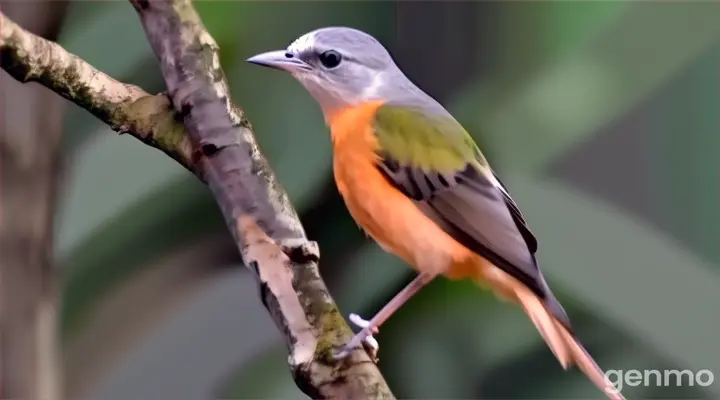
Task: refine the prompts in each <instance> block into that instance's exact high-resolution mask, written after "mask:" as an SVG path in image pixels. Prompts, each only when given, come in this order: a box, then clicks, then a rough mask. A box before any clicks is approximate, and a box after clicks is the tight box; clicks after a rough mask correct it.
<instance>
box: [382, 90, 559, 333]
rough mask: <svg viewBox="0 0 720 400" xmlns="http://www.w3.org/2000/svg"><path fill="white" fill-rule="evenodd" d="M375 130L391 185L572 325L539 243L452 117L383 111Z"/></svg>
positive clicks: (391, 107)
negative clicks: (544, 268) (539, 255)
mask: <svg viewBox="0 0 720 400" xmlns="http://www.w3.org/2000/svg"><path fill="white" fill-rule="evenodd" d="M439 111H442V112H439ZM374 122H375V126H374V128H375V134H376V136H377V138H378V143H379V147H380V150H379V151H378V156H379V160H378V168H379V169H380V170H381V171H382V172H383V174H384V175H385V176H386V178H387V179H388V181H389V182H390V183H391V184H393V185H394V186H395V187H397V188H398V189H399V190H401V191H402V192H403V193H405V194H406V195H407V196H409V197H410V198H412V199H413V200H415V201H416V204H418V207H419V208H420V209H421V210H422V211H423V212H424V213H425V214H426V215H427V216H428V217H430V218H431V219H433V220H434V221H435V222H436V223H437V224H438V225H439V226H440V227H442V228H443V230H445V232H447V233H448V234H450V235H451V236H452V237H453V238H455V240H457V241H458V242H460V243H462V244H463V245H464V246H466V247H467V248H469V249H470V250H472V251H474V252H476V253H478V254H480V255H482V256H483V257H485V258H486V259H488V260H489V261H491V262H492V263H493V264H494V265H496V266H497V267H499V268H501V269H503V270H504V271H505V272H507V273H508V274H510V275H511V276H513V277H514V278H516V279H518V280H519V281H520V282H522V283H524V284H525V285H527V286H528V288H530V289H531V290H532V291H533V292H535V293H536V294H537V295H538V296H540V297H541V298H543V299H546V300H548V302H549V305H550V303H551V308H552V309H555V310H554V312H553V313H554V314H559V318H560V319H561V320H563V321H567V316H566V315H565V312H564V310H562V307H560V305H559V303H557V300H555V298H554V296H553V295H552V293H551V292H550V289H549V288H548V286H547V284H546V282H545V279H544V278H543V275H542V273H541V272H540V269H539V268H538V266H537V263H536V261H535V253H536V252H537V247H538V243H537V239H536V238H535V236H534V235H533V234H532V232H531V231H530V229H529V228H528V227H527V223H526V222H525V219H524V218H523V215H522V213H520V210H519V209H518V206H517V204H515V202H514V201H513V200H512V198H511V197H510V194H509V193H508V191H507V189H506V188H505V187H504V186H503V184H502V183H501V182H500V180H499V179H498V178H497V176H496V175H495V173H494V172H493V171H492V169H491V168H490V166H489V165H488V163H487V161H486V160H485V158H484V156H483V155H482V153H481V152H480V150H479V149H478V148H477V146H476V145H475V143H474V142H473V140H472V138H471V137H470V135H469V134H468V133H467V132H466V131H465V130H464V129H463V127H462V126H461V125H460V123H458V122H457V121H456V120H455V119H454V118H453V117H452V116H451V115H450V114H448V113H447V112H446V111H445V110H444V109H441V110H434V112H432V113H430V112H428V111H427V110H422V109H419V108H407V107H398V106H394V105H392V103H388V104H385V105H383V106H382V107H380V108H379V109H378V111H377V113H376V116H375V121H374ZM556 303H557V304H556ZM558 307H559V310H557V308H558Z"/></svg>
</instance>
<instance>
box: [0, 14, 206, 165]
mask: <svg viewBox="0 0 720 400" xmlns="http://www.w3.org/2000/svg"><path fill="white" fill-rule="evenodd" d="M0 65H1V66H2V68H3V69H4V70H5V71H7V72H8V73H9V74H10V75H11V76H12V77H13V78H15V79H17V80H18V81H20V82H23V83H27V82H38V83H40V84H42V85H43V86H45V87H47V88H49V89H51V90H52V91H54V92H55V93H57V94H59V95H60V96H62V97H64V98H66V99H68V100H70V101H72V102H73V103H75V104H77V105H78V106H80V107H82V108H84V109H86V110H87V111H89V112H90V113H92V114H93V115H94V116H95V117H97V118H98V119H100V120H101V121H102V122H104V123H106V124H107V125H108V126H109V127H110V128H111V129H112V130H114V131H115V132H118V133H121V134H122V133H129V134H131V135H132V136H134V137H136V138H137V139H140V140H141V141H143V142H144V143H146V144H148V145H150V146H152V147H155V148H158V149H160V150H162V151H163V152H165V153H166V154H168V155H169V156H170V157H172V158H174V159H175V160H176V161H177V162H179V163H180V164H182V165H183V166H184V167H185V168H187V169H189V170H192V169H193V168H192V161H191V157H190V153H191V149H190V141H189V140H188V137H187V135H185V130H184V128H183V126H182V124H181V123H179V122H177V121H175V118H174V114H173V110H172V107H171V105H170V100H169V99H168V98H167V97H166V96H165V95H163V94H159V95H156V96H152V95H150V94H148V93H147V92H145V91H144V90H142V89H141V88H139V87H137V86H135V85H129V84H125V83H121V82H118V81H116V80H115V79H113V78H111V77H110V76H108V75H107V74H105V73H103V72H101V71H98V70H97V69H95V68H93V67H92V66H91V65H90V64H88V63H87V62H85V61H84V60H82V59H81V58H80V57H78V56H76V55H74V54H70V53H68V52H67V51H66V50H65V49H63V48H62V47H61V46H60V45H59V44H57V43H54V42H51V41H48V40H45V39H43V38H41V37H39V36H36V35H34V34H32V33H30V32H28V31H26V30H25V29H23V28H21V27H19V26H18V25H17V24H16V23H14V22H13V21H11V20H10V19H9V18H7V17H6V16H5V15H3V14H2V13H0Z"/></svg>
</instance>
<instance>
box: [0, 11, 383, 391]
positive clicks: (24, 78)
mask: <svg viewBox="0 0 720 400" xmlns="http://www.w3.org/2000/svg"><path fill="white" fill-rule="evenodd" d="M131 3H132V4H133V6H135V8H136V10H137V11H138V14H139V15H140V19H141V21H142V23H143V26H144V28H145V30H146V33H147V34H148V38H149V40H150V44H151V46H152V47H153V50H154V51H155V53H156V54H157V56H158V59H159V61H160V64H161V70H162V72H163V76H164V78H165V81H166V84H167V86H168V93H169V95H167V96H166V95H164V94H158V95H150V94H148V93H146V92H145V91H143V90H142V89H141V88H139V87H137V86H133V85H128V84H124V83H121V82H118V81H117V80H115V79H113V78H111V77H110V76H108V75H107V74H104V73H103V72H100V71H98V70H97V69H95V68H93V67H92V66H91V65H89V64H88V63H87V62H85V61H83V60H82V59H80V58H79V57H77V56H75V55H72V54H70V53H68V52H67V51H66V50H64V49H63V48H62V47H61V46H59V45H58V44H56V43H52V42H49V41H47V40H44V39H42V38H40V37H38V36H35V35H33V34H31V33H29V32H27V31H25V30H24V29H22V28H20V27H19V26H17V25H16V24H15V23H13V22H12V21H10V20H9V19H8V18H7V17H5V16H4V15H3V14H2V13H0V66H1V67H2V68H3V69H4V70H5V71H7V72H8V73H10V75H12V76H13V77H14V78H15V79H17V80H18V81H21V82H38V83H40V84H42V85H44V86H46V87H48V88H49V89H51V90H53V91H55V92H56V93H58V94H59V95H61V96H63V97H64V98H66V99H68V100H70V101H72V102H73V103H75V104H77V105H78V106H80V107H82V108H84V109H86V110H88V111H89V112H91V113H92V114H93V115H95V116H96V117H97V118H99V119H100V120H101V121H103V122H105V123H106V124H107V125H109V126H110V127H111V128H112V129H113V130H115V131H116V132H119V133H128V134H130V135H132V136H134V137H136V138H137V139H139V140H141V141H143V142H144V143H146V144H148V145H150V146H152V147H155V148H157V149H160V150H162V151H163V152H165V153H167V154H168V155H170V156H171V157H172V158H174V159H175V160H176V161H178V162H179V163H180V164H181V165H183V166H184V167H185V168H187V169H189V170H190V171H192V172H193V173H195V174H196V175H197V176H198V177H199V178H200V179H201V180H203V181H204V182H206V183H207V184H208V185H209V186H210V189H211V190H212V192H213V194H214V195H215V198H216V200H217V202H218V204H219V205H220V208H221V210H222V212H223V215H224V216H225V219H226V222H227V225H228V228H229V229H230V231H231V232H232V234H233V237H234V238H235V240H236V242H237V245H238V248H239V249H240V251H241V254H242V256H243V260H244V261H245V263H246V265H248V266H249V267H250V268H251V270H253V271H254V272H255V273H256V275H257V277H258V280H259V284H260V292H261V298H262V301H263V304H264V305H265V307H266V308H267V309H268V311H269V313H270V314H271V316H272V317H273V319H274V321H275V323H276V325H277V327H278V329H280V330H281V331H282V333H283V334H284V336H285V339H286V343H287V346H288V350H289V352H290V357H289V358H288V362H289V364H290V367H291V370H292V373H293V377H294V379H295V382H296V383H297V385H298V387H299V388H300V389H302V390H303V391H304V392H305V393H306V394H307V395H309V396H311V397H312V398H327V399H364V398H372V399H392V398H394V397H393V394H392V392H391V391H390V389H389V388H388V386H387V384H386V382H385V380H384V378H383V377H382V375H381V374H380V372H379V371H378V369H377V366H376V365H375V364H374V363H373V362H372V361H371V359H370V357H369V356H368V354H367V353H366V352H365V351H363V350H362V349H358V350H356V351H354V352H353V353H352V354H351V355H350V357H348V358H346V359H344V360H341V361H337V360H335V359H334V358H333V357H330V354H331V351H332V350H333V349H334V348H336V347H339V346H341V345H342V344H344V343H345V342H346V341H347V340H348V339H349V338H350V337H351V336H352V331H351V330H350V328H349V327H348V326H347V324H346V323H345V320H344V319H343V318H342V316H341V314H340V313H339V311H338V309H337V306H336V305H335V303H334V301H333V299H332V297H331V296H330V294H329V293H328V290H327V288H326V286H325V283H324V282H323V280H322V278H321V277H320V274H319V271H318V267H317V263H318V260H319V252H318V250H317V246H316V245H315V243H314V242H310V241H308V240H307V238H306V236H305V232H304V230H303V227H302V225H301V224H300V221H299V219H298V216H297V214H296V212H295V210H294V209H293V207H292V205H291V204H290V201H289V199H288V197H287V194H286V193H285V191H284V190H283V189H282V187H281V186H280V185H279V184H278V183H277V182H276V180H275V175H274V173H273V172H272V170H271V169H270V168H269V166H268V165H267V161H266V160H265V157H264V156H263V155H262V153H261V152H260V149H259V147H258V145H257V143H256V141H255V138H254V134H253V132H252V127H251V125H250V123H249V122H248V120H247V119H246V118H245V116H244V114H243V112H242V110H241V109H240V108H239V107H237V106H235V105H234V104H233V103H232V101H231V100H230V97H229V91H228V88H227V82H226V80H225V76H224V73H223V71H222V69H221V67H220V63H219V57H218V47H217V44H216V43H215V41H214V39H213V38H212V37H211V36H210V35H209V33H208V32H207V31H206V30H205V28H204V26H203V24H202V22H201V21H200V18H199V16H198V15H197V13H196V11H195V10H194V8H193V6H192V3H191V1H190V0H180V1H148V0H131ZM176 116H179V117H176ZM181 119H182V122H179V121H180V120H181ZM237 317H238V318H241V316H237Z"/></svg>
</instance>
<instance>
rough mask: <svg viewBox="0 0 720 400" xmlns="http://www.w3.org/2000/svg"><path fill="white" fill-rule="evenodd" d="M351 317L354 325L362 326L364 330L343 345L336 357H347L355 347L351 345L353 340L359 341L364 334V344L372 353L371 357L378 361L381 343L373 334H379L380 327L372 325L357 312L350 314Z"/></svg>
mask: <svg viewBox="0 0 720 400" xmlns="http://www.w3.org/2000/svg"><path fill="white" fill-rule="evenodd" d="M349 319H350V322H352V323H353V325H355V326H357V327H359V328H361V329H362V331H361V332H360V333H358V334H357V335H355V337H354V338H353V340H351V341H350V342H348V343H347V344H346V345H345V346H343V347H342V349H340V351H339V352H338V353H336V354H335V357H336V358H338V359H342V358H345V357H347V356H348V354H350V352H351V351H352V350H353V347H354V346H350V344H351V343H353V342H355V343H357V340H356V339H357V337H358V336H363V335H364V337H363V338H362V346H363V348H365V350H366V351H367V352H368V353H369V354H370V357H371V358H372V359H373V361H375V362H377V360H378V359H377V353H378V351H379V350H380V344H379V343H378V341H377V340H376V339H375V338H374V337H373V334H377V333H378V332H379V330H378V328H377V327H376V326H370V321H367V320H365V319H363V318H362V317H361V316H359V315H357V314H350V316H349Z"/></svg>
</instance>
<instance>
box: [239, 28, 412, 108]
mask: <svg viewBox="0 0 720 400" xmlns="http://www.w3.org/2000/svg"><path fill="white" fill-rule="evenodd" d="M247 61H248V62H250V63H253V64H257V65H262V66H266V67H271V68H275V69H279V70H282V71H286V72H289V73H290V74H291V75H292V76H293V77H294V78H295V79H297V80H298V81H299V82H300V83H301V84H302V85H303V86H304V87H305V88H306V89H307V90H308V91H309V92H310V94H312V96H313V97H314V98H315V100H317V102H318V103H319V104H320V107H321V108H322V110H323V112H324V113H325V114H326V115H327V114H328V113H331V112H333V111H335V110H338V109H342V108H344V107H347V106H352V105H356V104H360V103H363V102H366V101H372V100H388V99H390V97H391V96H392V92H394V91H396V92H401V91H402V89H403V88H402V86H404V85H406V84H407V85H410V86H412V84H411V83H410V82H409V81H408V80H407V78H405V76H404V75H403V73H402V72H401V71H400V69H399V68H398V67H397V66H396V65H395V62H394V61H393V59H392V57H391V56H390V53H388V51H387V50H386V49H385V47H383V45H382V44H380V42H379V41H377V40H376V39H375V38H374V37H372V36H370V35H369V34H367V33H365V32H362V31H359V30H357V29H353V28H345V27H330V28H322V29H318V30H315V31H312V32H309V33H306V34H304V35H302V36H300V37H299V38H298V39H296V40H295V41H294V42H292V43H291V44H290V46H288V47H287V48H286V49H284V50H277V51H270V52H267V53H262V54H258V55H256V56H253V57H250V58H249V59H248V60H247Z"/></svg>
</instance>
